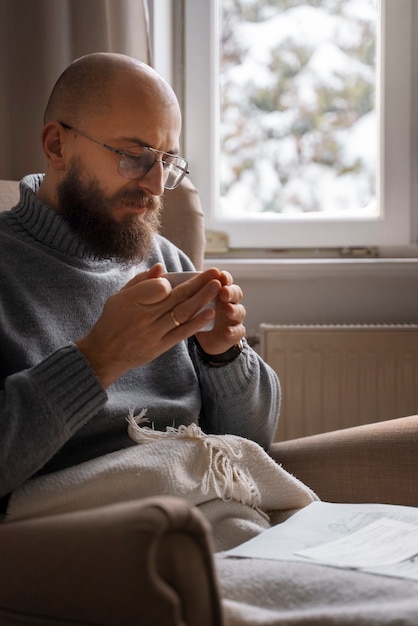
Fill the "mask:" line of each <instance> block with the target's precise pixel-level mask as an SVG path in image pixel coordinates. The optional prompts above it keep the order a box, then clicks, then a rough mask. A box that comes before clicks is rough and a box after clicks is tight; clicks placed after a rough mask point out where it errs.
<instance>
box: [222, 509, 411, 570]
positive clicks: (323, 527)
mask: <svg viewBox="0 0 418 626" xmlns="http://www.w3.org/2000/svg"><path fill="white" fill-rule="evenodd" d="M382 520H383V522H382ZM391 521H395V522H400V523H403V524H406V525H407V528H408V533H407V534H405V533H404V530H405V528H406V527H402V528H403V530H402V533H404V534H405V536H404V537H403V539H404V540H405V541H402V542H401V543H402V545H403V547H399V544H397V546H394V550H395V551H394V553H392V556H390V549H391V546H390V545H386V546H383V544H384V543H386V544H390V543H391V542H392V540H393V537H394V536H397V537H398V539H399V530H400V526H399V525H392V524H391ZM376 522H378V523H379V524H380V526H379V525H378V526H377V527H376V526H375V527H373V524H375V523H376ZM367 526H369V530H368V531H366V532H367V533H369V535H370V537H369V539H370V538H371V541H369V550H368V553H366V552H365V548H364V545H363V548H362V549H363V556H364V557H365V559H363V560H362V561H361V564H357V565H352V564H350V565H345V564H344V563H343V560H342V557H341V556H339V557H338V559H336V560H335V561H334V559H333V560H332V562H331V560H329V562H324V550H326V551H327V553H328V555H330V554H331V549H332V546H331V547H330V542H335V541H336V540H338V539H345V540H347V539H348V538H349V536H350V535H351V540H350V541H351V542H352V541H353V536H354V542H355V541H357V539H356V538H355V535H353V533H356V532H358V531H359V530H361V529H363V528H365V527H367ZM411 526H412V527H413V528H411ZM376 528H377V533H375V532H374V529H376ZM379 528H380V530H379ZM415 528H416V529H417V531H418V508H415V507H409V506H400V505H399V506H398V505H388V504H337V503H332V502H313V503H312V504H309V505H308V506H307V507H305V508H303V509H301V510H300V511H298V512H297V513H295V514H294V515H292V516H291V517H290V518H289V519H287V520H286V521H285V522H282V523H281V524H277V525H276V526H273V527H272V528H271V529H269V530H266V531H265V532H263V533H261V534H260V535H258V536H257V537H254V538H253V539H250V541H246V542H245V543H243V544H241V545H240V546H238V547H236V548H234V549H233V550H229V551H228V552H226V554H227V555H228V556H230V557H242V558H260V559H274V560H283V561H303V562H304V563H308V562H311V563H322V564H325V565H332V566H335V567H357V568H359V569H362V571H366V572H370V573H374V574H381V575H386V576H396V577H400V578H411V579H413V580H418V557H416V556H415V555H416V554H418V533H417V534H415ZM370 531H371V532H370ZM383 533H385V535H384V534H383ZM402 533H401V534H402ZM408 535H409V538H408ZM378 536H379V537H380V539H378V538H377V537H378ZM389 536H390V537H391V538H392V539H388V537H389ZM373 537H374V538H375V539H374V540H373ZM384 537H386V539H384ZM361 538H362V535H361V534H360V540H361ZM363 539H364V535H363ZM398 539H397V540H398ZM373 541H374V547H373V545H372V544H373ZM379 543H380V544H382V545H381V546H380V547H381V548H383V547H385V549H386V552H385V553H384V554H383V552H380V554H381V555H382V556H381V561H380V564H379V565H377V558H378V557H377V553H376V550H375V548H376V545H377V547H379ZM341 545H344V544H343V542H342V543H341ZM345 546H346V551H348V552H349V551H350V548H348V550H347V544H345ZM311 548H315V549H318V548H321V549H322V552H321V554H320V556H319V557H318V554H316V555H315V557H313V556H312V554H311V556H310V558H309V559H308V557H307V556H302V555H301V552H305V551H306V550H308V549H311ZM397 550H402V552H401V551H399V552H397ZM314 554H315V553H314ZM393 554H395V556H393ZM392 557H393V558H392ZM402 559H406V560H402ZM398 560H401V562H397V561H398ZM389 561H390V562H389ZM394 561H396V562H394ZM347 562H348V560H347ZM358 563H360V561H358Z"/></svg>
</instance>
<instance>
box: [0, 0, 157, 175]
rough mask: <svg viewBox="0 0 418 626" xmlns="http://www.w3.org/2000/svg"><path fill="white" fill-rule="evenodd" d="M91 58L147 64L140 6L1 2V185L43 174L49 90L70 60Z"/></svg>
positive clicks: (142, 1) (56, 0)
mask: <svg viewBox="0 0 418 626" xmlns="http://www.w3.org/2000/svg"><path fill="white" fill-rule="evenodd" d="M96 51H103V52H120V53H124V54H129V55H131V56H133V57H135V58H137V59H139V60H142V61H145V62H147V63H148V62H149V59H150V53H149V32H148V19H147V5H146V0H0V179H20V178H21V177H22V176H24V175H25V174H27V173H31V172H41V171H44V169H45V161H44V158H43V154H42V150H41V147H40V132H41V128H42V118H43V112H44V108H45V105H46V101H47V98H48V96H49V93H50V90H51V88H52V87H53V85H54V83H55V81H56V79H57V78H58V76H59V74H60V73H61V72H62V71H63V69H64V68H65V67H66V66H67V65H68V64H69V63H70V62H71V61H72V60H73V59H76V58H77V57H80V56H82V55H83V54H87V53H89V52H96Z"/></svg>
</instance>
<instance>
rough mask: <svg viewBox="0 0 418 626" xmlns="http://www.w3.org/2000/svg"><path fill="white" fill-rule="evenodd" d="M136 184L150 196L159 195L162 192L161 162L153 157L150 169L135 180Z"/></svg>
mask: <svg viewBox="0 0 418 626" xmlns="http://www.w3.org/2000/svg"><path fill="white" fill-rule="evenodd" d="M137 183H138V186H139V187H140V188H141V189H143V190H144V191H145V192H147V193H149V194H150V195H152V196H161V195H162V194H163V193H164V169H163V162H162V161H160V160H159V159H155V161H154V163H153V165H152V167H151V169H150V170H149V171H148V172H147V173H146V174H145V175H144V176H142V178H139V179H138V180H137Z"/></svg>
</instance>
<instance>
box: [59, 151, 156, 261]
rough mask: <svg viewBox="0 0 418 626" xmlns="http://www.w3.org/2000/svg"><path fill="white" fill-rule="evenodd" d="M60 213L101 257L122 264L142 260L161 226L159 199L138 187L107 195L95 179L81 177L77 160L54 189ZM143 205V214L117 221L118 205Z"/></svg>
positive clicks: (71, 164) (73, 161) (150, 249)
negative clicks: (114, 214)
mask: <svg viewBox="0 0 418 626" xmlns="http://www.w3.org/2000/svg"><path fill="white" fill-rule="evenodd" d="M57 195H58V206H59V214H60V215H61V217H62V218H63V219H64V220H65V221H66V222H67V223H68V224H69V226H70V227H71V228H72V230H73V231H74V232H75V233H76V234H77V235H78V236H79V237H80V238H81V239H83V240H84V241H85V242H86V243H87V244H88V245H89V246H90V247H91V249H92V251H93V252H94V253H95V254H96V255H97V256H99V257H100V258H106V259H109V258H114V259H117V260H118V261H121V262H124V263H132V262H140V261H143V260H144V259H145V258H146V257H147V256H148V255H149V254H150V252H151V251H152V247H153V235H154V233H156V232H158V230H159V228H160V215H161V202H160V200H159V198H157V197H156V196H148V195H146V194H144V193H143V192H142V191H141V190H140V189H136V190H134V191H127V190H124V191H120V192H118V193H116V194H114V195H113V196H110V197H108V196H106V195H105V194H104V193H103V191H102V189H101V187H100V185H99V182H98V181H97V179H95V178H91V179H90V180H87V181H85V180H83V176H82V167H81V164H80V162H79V160H78V159H73V160H72V162H71V163H70V168H69V170H68V174H67V175H66V177H65V178H64V179H63V180H62V181H61V183H60V184H59V186H58V189H57ZM120 205H123V206H132V207H136V208H139V207H145V208H146V209H147V211H146V213H144V214H143V215H127V216H125V217H124V218H123V219H122V220H120V221H117V220H115V218H114V217H113V215H112V209H113V208H114V207H117V206H120Z"/></svg>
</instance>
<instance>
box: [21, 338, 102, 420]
mask: <svg viewBox="0 0 418 626" xmlns="http://www.w3.org/2000/svg"><path fill="white" fill-rule="evenodd" d="M32 376H33V381H34V384H36V386H37V387H38V389H39V394H40V395H41V396H42V397H43V399H44V402H46V403H47V404H48V405H49V407H48V408H49V409H50V410H51V411H55V412H56V411H59V412H60V413H61V415H62V417H63V419H64V421H66V422H67V423H81V422H85V421H86V420H88V419H90V418H91V417H93V416H94V415H96V413H97V412H98V411H99V410H100V409H101V408H102V407H103V406H104V404H105V403H106V401H107V394H106V392H105V390H104V389H103V387H102V386H101V384H100V382H99V380H98V378H97V377H96V375H95V373H94V371H93V370H92V368H91V366H90V364H89V363H88V361H87V359H86V358H85V356H84V355H83V354H82V352H81V351H80V350H79V349H78V348H77V346H76V345H74V344H70V345H68V346H65V347H64V348H60V349H59V350H57V351H56V352H54V353H53V354H51V355H50V356H49V357H47V358H46V359H45V360H44V361H42V363H40V364H39V365H36V366H35V367H33V368H32Z"/></svg>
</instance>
